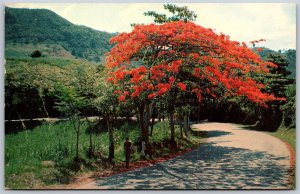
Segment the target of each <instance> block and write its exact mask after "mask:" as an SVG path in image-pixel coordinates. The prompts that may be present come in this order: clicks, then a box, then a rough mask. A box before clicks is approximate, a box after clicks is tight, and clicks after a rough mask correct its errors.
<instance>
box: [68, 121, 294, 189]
mask: <svg viewBox="0 0 300 194" xmlns="http://www.w3.org/2000/svg"><path fill="white" fill-rule="evenodd" d="M192 127H193V128H194V130H197V131H206V132H207V134H208V138H207V139H206V143H204V144H203V145H201V146H199V147H198V148H197V149H195V150H193V151H191V152H189V153H187V154H184V155H182V156H179V157H176V158H174V159H171V160H169V161H166V162H163V163H157V164H154V165H152V166H149V167H145V168H141V169H136V170H134V171H129V172H126V173H122V174H117V175H113V176H110V177H107V178H103V179H99V180H97V181H95V182H92V183H88V184H83V185H80V186H77V187H74V188H72V189H290V184H289V182H290V181H289V177H290V175H289V169H290V166H289V165H290V162H289V161H290V153H289V150H288V148H287V147H286V145H285V144H284V143H283V142H282V141H280V140H279V139H277V138H275V137H273V136H271V135H269V134H266V133H263V132H258V131H251V130H247V129H245V126H243V125H237V124H229V123H203V124H195V125H193V126H192Z"/></svg>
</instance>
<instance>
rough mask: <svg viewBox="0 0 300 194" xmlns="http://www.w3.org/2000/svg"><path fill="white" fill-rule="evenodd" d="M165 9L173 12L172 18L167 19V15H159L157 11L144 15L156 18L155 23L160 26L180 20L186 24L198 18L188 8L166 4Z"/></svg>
mask: <svg viewBox="0 0 300 194" xmlns="http://www.w3.org/2000/svg"><path fill="white" fill-rule="evenodd" d="M164 9H165V10H167V11H169V12H171V13H172V14H173V15H172V16H171V17H167V15H166V14H159V13H156V12H155V11H147V12H145V13H144V15H145V16H152V17H154V22H155V23H158V24H163V23H167V22H173V21H180V20H182V21H185V22H188V21H195V20H196V18H197V15H196V14H195V13H194V12H193V11H191V10H189V9H188V8H187V7H186V6H184V7H178V6H176V5H173V4H165V5H164Z"/></svg>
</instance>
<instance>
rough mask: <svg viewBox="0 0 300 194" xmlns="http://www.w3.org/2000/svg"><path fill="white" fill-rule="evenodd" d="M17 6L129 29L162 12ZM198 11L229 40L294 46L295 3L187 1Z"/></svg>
mask: <svg viewBox="0 0 300 194" xmlns="http://www.w3.org/2000/svg"><path fill="white" fill-rule="evenodd" d="M7 5H8V6H10V7H20V8H47V9H51V10H53V11H55V12H56V13H58V14H59V15H61V16H62V17H65V18H66V19H68V20H69V21H71V22H72V23H75V24H81V25H86V26H88V27H92V28H95V29H98V30H103V31H108V32H123V31H125V32H129V31H130V30H131V27H130V24H131V23H151V22H153V19H151V18H150V17H146V16H144V15H143V13H144V12H146V11H149V10H153V11H157V12H159V13H161V12H164V13H165V10H164V9H163V4H158V3H147V4H146V3H135V4H133V3H131V4H100V3H98V4H86V3H84V4H83V3H77V4H66V3H63V4H21V3H18V4H7ZM178 5H187V6H188V7H189V9H190V10H193V11H195V12H196V14H197V15H198V18H197V21H196V23H197V24H199V25H202V26H204V27H208V28H212V29H215V30H216V32H223V33H225V34H228V35H230V36H231V39H232V40H237V41H244V42H249V41H251V40H256V39H260V38H265V39H267V42H266V43H264V46H266V47H269V48H272V49H275V50H278V49H283V48H296V5H295V4H274V3H273V4H270V3H268V4H263V3H257V4H249V3H248V4H245V3H241V4H228V3H224V4H220V3H219V4H209V3H202V4H201V3H198V4H196V3H187V4H178Z"/></svg>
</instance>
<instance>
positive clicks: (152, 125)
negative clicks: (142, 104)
mask: <svg viewBox="0 0 300 194" xmlns="http://www.w3.org/2000/svg"><path fill="white" fill-rule="evenodd" d="M154 121H155V111H153V113H152V120H151V132H150V136H151V137H152V135H153V127H154Z"/></svg>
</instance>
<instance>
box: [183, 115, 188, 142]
mask: <svg viewBox="0 0 300 194" xmlns="http://www.w3.org/2000/svg"><path fill="white" fill-rule="evenodd" d="M183 129H184V133H185V135H186V136H187V137H188V130H189V119H188V114H187V113H186V112H185V113H184V116H183Z"/></svg>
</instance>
